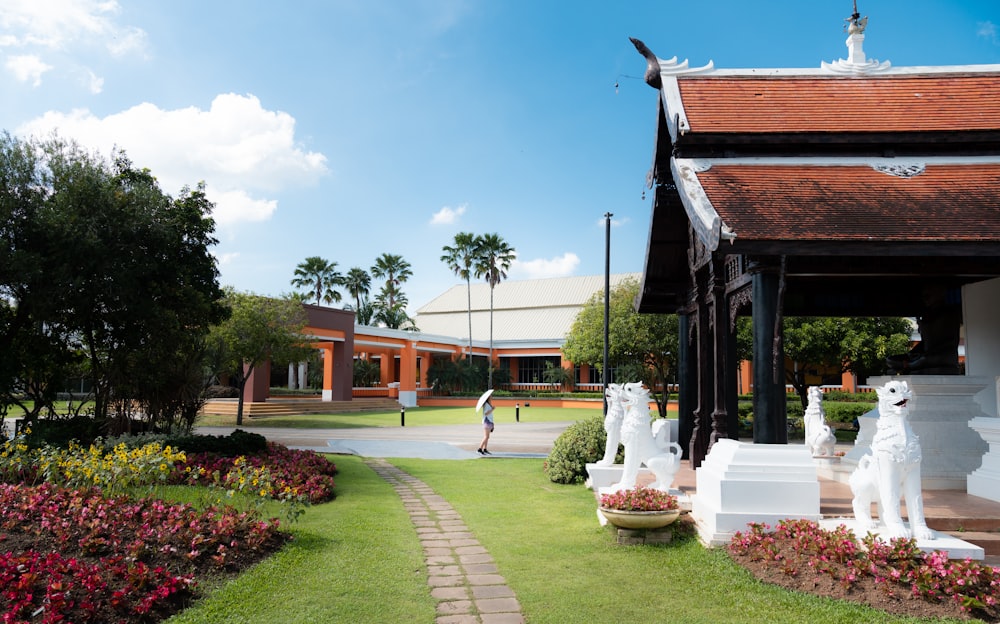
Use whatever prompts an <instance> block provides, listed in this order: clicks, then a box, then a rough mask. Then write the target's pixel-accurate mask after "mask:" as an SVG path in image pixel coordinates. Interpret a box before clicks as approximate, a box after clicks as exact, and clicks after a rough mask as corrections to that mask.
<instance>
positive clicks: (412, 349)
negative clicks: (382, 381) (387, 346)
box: [399, 340, 417, 407]
mask: <svg viewBox="0 0 1000 624" xmlns="http://www.w3.org/2000/svg"><path fill="white" fill-rule="evenodd" d="M399 403H400V404H401V405H403V406H404V407H414V406H416V404H417V346H416V343H414V342H411V341H409V340H407V341H406V342H405V343H403V348H402V350H401V351H400V353H399Z"/></svg>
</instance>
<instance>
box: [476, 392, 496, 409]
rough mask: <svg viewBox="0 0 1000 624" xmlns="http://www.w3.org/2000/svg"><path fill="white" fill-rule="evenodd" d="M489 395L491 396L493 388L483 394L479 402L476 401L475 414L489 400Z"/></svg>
mask: <svg viewBox="0 0 1000 624" xmlns="http://www.w3.org/2000/svg"><path fill="white" fill-rule="evenodd" d="M491 394H493V388H490V389H489V390H487V391H486V392H484V393H483V396H481V397H479V400H478V401H476V411H477V412H478V411H479V410H481V409H483V405H486V400H487V399H489V398H490V395H491Z"/></svg>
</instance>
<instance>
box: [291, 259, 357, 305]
mask: <svg viewBox="0 0 1000 624" xmlns="http://www.w3.org/2000/svg"><path fill="white" fill-rule="evenodd" d="M343 280H344V278H343V276H342V275H341V274H340V272H339V271H337V263H336V262H330V261H329V260H326V259H324V258H320V257H319V256H310V257H308V258H306V259H305V260H303V261H302V262H300V263H299V265H298V266H297V267H295V277H293V278H292V282H291V283H292V286H295V287H296V288H308V289H309V290H310V291H311V292H312V293H313V294H314V295H315V296H316V305H319V304H320V302H324V301H325V302H326V303H339V302H340V300H341V296H340V293H339V292H338V291H337V286H340V285H341V284H342V283H343Z"/></svg>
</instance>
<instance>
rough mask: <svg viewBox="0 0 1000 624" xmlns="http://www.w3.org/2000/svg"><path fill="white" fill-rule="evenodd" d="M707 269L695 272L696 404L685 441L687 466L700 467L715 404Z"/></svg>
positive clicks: (709, 438)
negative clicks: (689, 440)
mask: <svg viewBox="0 0 1000 624" xmlns="http://www.w3.org/2000/svg"><path fill="white" fill-rule="evenodd" d="M708 273H709V272H708V270H707V269H705V268H704V267H703V268H702V269H700V270H698V271H697V272H696V273H695V302H694V317H695V323H696V324H695V329H696V331H697V339H696V341H695V344H696V345H697V347H696V349H697V350H696V353H697V358H698V407H697V408H696V409H695V411H694V429H693V430H692V432H691V442H690V443H689V444H688V458H689V459H690V460H691V467H692V468H697V467H699V466H701V462H702V460H704V459H705V456H706V455H708V447H709V446H710V445H711V435H712V412H713V409H714V407H715V375H714V374H713V370H714V368H715V362H714V359H713V357H712V353H713V340H712V329H711V304H710V303H709V302H708V297H707V294H706V293H707V292H708V288H709V282H710V280H709V275H708Z"/></svg>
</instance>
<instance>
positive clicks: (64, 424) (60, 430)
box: [25, 415, 106, 448]
mask: <svg viewBox="0 0 1000 624" xmlns="http://www.w3.org/2000/svg"><path fill="white" fill-rule="evenodd" d="M105 424H106V421H105V420H96V419H94V418H92V417H91V416H83V415H80V416H74V417H72V418H65V419H47V418H40V419H38V420H35V421H34V422H32V423H30V424H29V425H28V427H29V428H30V430H31V433H29V434H28V435H27V436H26V439H25V441H26V442H27V444H28V446H29V447H30V448H41V447H43V446H54V447H57V448H67V447H68V446H69V443H70V441H71V440H76V441H77V442H78V443H79V444H80V445H82V446H90V444H92V443H93V442H94V440H96V439H97V438H99V437H100V436H101V433H102V432H103V430H104V425H105Z"/></svg>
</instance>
